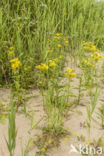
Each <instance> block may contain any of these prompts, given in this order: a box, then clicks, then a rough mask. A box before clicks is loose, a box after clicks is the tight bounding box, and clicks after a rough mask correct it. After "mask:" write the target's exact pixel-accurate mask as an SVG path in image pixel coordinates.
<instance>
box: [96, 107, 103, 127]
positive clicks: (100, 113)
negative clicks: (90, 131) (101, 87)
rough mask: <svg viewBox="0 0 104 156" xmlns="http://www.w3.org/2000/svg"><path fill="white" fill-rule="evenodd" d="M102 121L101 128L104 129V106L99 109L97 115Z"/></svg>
mask: <svg viewBox="0 0 104 156" xmlns="http://www.w3.org/2000/svg"><path fill="white" fill-rule="evenodd" d="M97 114H98V116H99V117H100V119H101V127H102V128H103V129H104V105H102V106H101V107H100V108H99V113H97Z"/></svg>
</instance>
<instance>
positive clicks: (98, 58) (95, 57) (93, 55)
mask: <svg viewBox="0 0 104 156" xmlns="http://www.w3.org/2000/svg"><path fill="white" fill-rule="evenodd" d="M91 57H92V58H93V59H94V60H95V61H99V60H100V59H101V58H103V56H102V55H100V54H99V53H94V54H91Z"/></svg>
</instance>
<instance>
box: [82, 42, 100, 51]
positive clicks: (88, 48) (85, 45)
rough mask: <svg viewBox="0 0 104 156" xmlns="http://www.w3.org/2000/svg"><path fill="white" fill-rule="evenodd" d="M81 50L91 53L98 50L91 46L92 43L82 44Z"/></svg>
mask: <svg viewBox="0 0 104 156" xmlns="http://www.w3.org/2000/svg"><path fill="white" fill-rule="evenodd" d="M83 49H84V50H86V51H91V52H95V51H98V49H97V48H96V46H95V45H94V44H93V42H84V43H83Z"/></svg>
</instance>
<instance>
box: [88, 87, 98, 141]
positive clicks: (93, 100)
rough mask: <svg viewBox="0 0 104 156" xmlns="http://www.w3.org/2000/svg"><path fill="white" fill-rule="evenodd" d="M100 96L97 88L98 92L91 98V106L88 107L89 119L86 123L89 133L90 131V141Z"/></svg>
mask: <svg viewBox="0 0 104 156" xmlns="http://www.w3.org/2000/svg"><path fill="white" fill-rule="evenodd" d="M98 96H99V91H98V88H96V91H95V92H94V94H93V96H92V97H91V105H90V106H86V109H87V116H88V119H87V120H86V123H87V127H88V131H89V139H90V130H91V122H92V116H93V113H94V110H95V107H96V105H97V99H98Z"/></svg>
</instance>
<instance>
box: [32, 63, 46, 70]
mask: <svg viewBox="0 0 104 156" xmlns="http://www.w3.org/2000/svg"><path fill="white" fill-rule="evenodd" d="M35 68H36V69H39V70H41V71H43V70H48V66H47V65H46V64H44V63H41V64H40V65H37V66H36V67H35Z"/></svg>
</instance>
